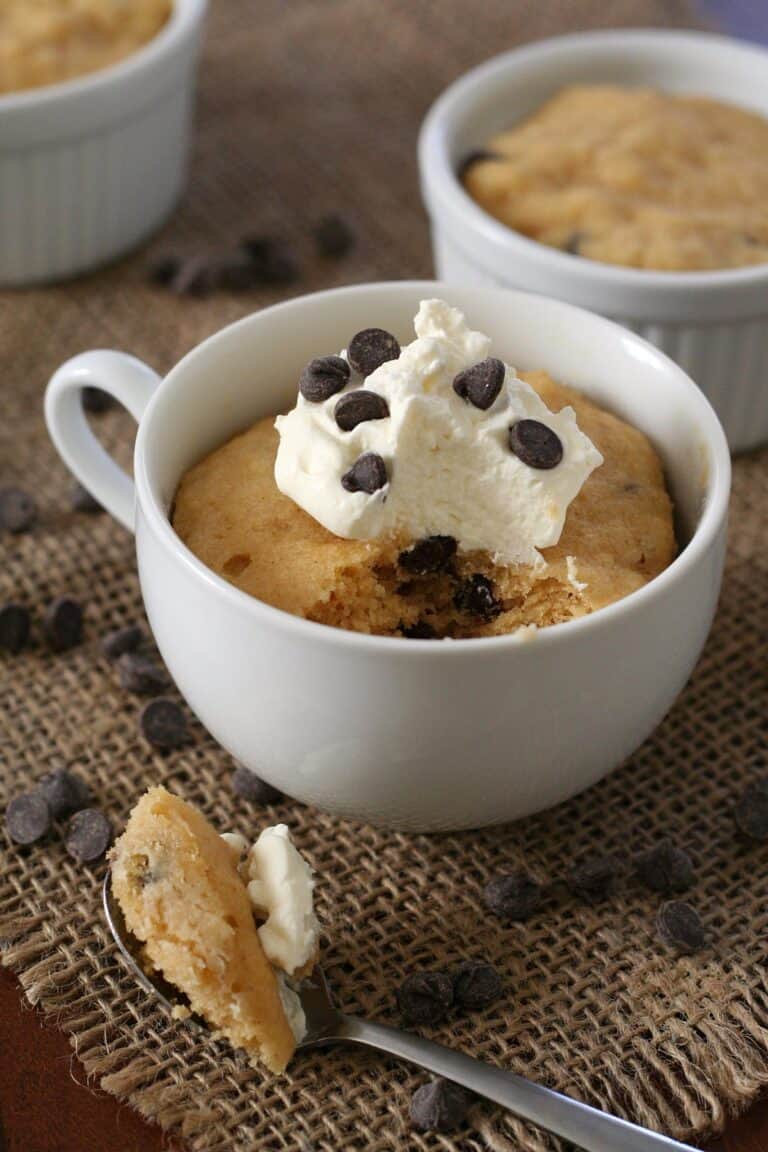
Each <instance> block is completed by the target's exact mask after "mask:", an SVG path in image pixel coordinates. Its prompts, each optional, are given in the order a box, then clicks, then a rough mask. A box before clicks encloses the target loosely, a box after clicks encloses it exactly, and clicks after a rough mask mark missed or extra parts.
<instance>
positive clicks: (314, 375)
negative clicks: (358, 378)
mask: <svg viewBox="0 0 768 1152" xmlns="http://www.w3.org/2000/svg"><path fill="white" fill-rule="evenodd" d="M348 380H349V364H348V363H347V361H346V360H344V359H342V357H341V356H318V357H317V358H316V359H315V360H310V362H309V364H307V366H306V368H305V369H304V371H303V372H302V374H301V378H300V380H299V392H301V394H302V396H303V397H304V399H305V400H309V402H310V403H311V404H321V403H322V402H323V400H327V399H328V398H329V397H330V396H335V395H336V393H337V392H341V390H342V388H343V387H344V385H345V384H346V383H347V381H348Z"/></svg>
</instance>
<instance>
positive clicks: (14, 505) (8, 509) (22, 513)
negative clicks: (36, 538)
mask: <svg viewBox="0 0 768 1152" xmlns="http://www.w3.org/2000/svg"><path fill="white" fill-rule="evenodd" d="M36 519H37V504H36V503H35V500H34V497H32V496H30V494H29V493H28V492H25V491H24V490H23V489H22V488H0V529H2V530H3V531H5V532H12V533H13V534H14V535H18V534H19V533H21V532H29V530H30V528H31V527H32V525H33V524H34V522H35V520H36Z"/></svg>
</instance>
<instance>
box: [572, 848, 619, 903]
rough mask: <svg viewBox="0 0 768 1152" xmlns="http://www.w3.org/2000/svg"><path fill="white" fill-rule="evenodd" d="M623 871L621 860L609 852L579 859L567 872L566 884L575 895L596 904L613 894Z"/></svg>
mask: <svg viewBox="0 0 768 1152" xmlns="http://www.w3.org/2000/svg"><path fill="white" fill-rule="evenodd" d="M625 871H626V869H625V865H624V862H623V860H622V859H621V858H620V857H619V856H617V855H616V854H615V853H613V852H609V853H608V854H607V855H605V856H592V857H590V858H589V859H587V860H580V861H579V862H578V863H577V864H575V865H574V866H573V868H572V869H571V871H570V872H569V874H568V884H569V886H570V888H571V889H572V891H573V892H575V893H576V895H577V896H581V897H582V899H584V900H587V901H589V903H590V904H597V903H599V902H600V901H601V900H607V899H608V897H609V896H612V895H613V894H614V892H615V891H616V889H617V888H618V886H619V881H620V880H621V879H622V878H623V876H624V874H625Z"/></svg>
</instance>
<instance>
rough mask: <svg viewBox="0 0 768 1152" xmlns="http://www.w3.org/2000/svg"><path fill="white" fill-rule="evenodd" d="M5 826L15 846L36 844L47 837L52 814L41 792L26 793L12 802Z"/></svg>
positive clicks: (6, 815) (8, 808) (8, 809)
mask: <svg viewBox="0 0 768 1152" xmlns="http://www.w3.org/2000/svg"><path fill="white" fill-rule="evenodd" d="M5 826H6V828H7V829H8V835H9V836H10V838H11V840H13V842H14V844H34V843H35V842H36V841H37V840H42V838H43V836H45V835H47V833H48V831H49V830H50V827H51V813H50V810H49V808H48V804H47V803H46V800H45V797H44V796H43V795H42V794H41V793H40V792H25V793H24V794H23V795H21V796H16V797H15V799H13V800H11V802H10V804H9V805H8V807H7V808H6V810H5Z"/></svg>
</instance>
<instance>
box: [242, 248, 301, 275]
mask: <svg viewBox="0 0 768 1152" xmlns="http://www.w3.org/2000/svg"><path fill="white" fill-rule="evenodd" d="M240 248H241V249H242V250H243V251H245V252H246V254H247V255H248V258H249V259H250V262H251V273H252V276H253V283H254V285H264V286H270V285H272V286H277V285H281V284H294V283H295V282H296V280H298V278H299V266H298V264H297V263H296V260H295V258H294V256H293V254H292V252H291V251H290V250H289V249H288V248H287V247H286V246H285V245H284V244H282V243H281V242H280V241H279V240H277V239H275V238H274V237H272V236H246V237H244V238H243V239H242V240H241V241H240Z"/></svg>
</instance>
